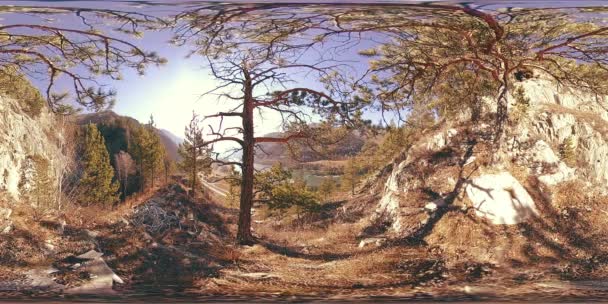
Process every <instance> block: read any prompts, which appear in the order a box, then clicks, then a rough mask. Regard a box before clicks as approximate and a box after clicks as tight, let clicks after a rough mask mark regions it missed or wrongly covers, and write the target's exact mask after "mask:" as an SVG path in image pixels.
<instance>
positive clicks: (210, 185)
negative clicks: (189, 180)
mask: <svg viewBox="0 0 608 304" xmlns="http://www.w3.org/2000/svg"><path fill="white" fill-rule="evenodd" d="M202 183H203V186H205V187H207V189H209V190H211V191H213V192H215V193H217V194H219V195H220V196H223V197H226V196H227V195H228V191H226V190H224V189H222V188H220V187H218V186H217V185H215V184H213V183H209V182H207V181H205V180H203V181H202Z"/></svg>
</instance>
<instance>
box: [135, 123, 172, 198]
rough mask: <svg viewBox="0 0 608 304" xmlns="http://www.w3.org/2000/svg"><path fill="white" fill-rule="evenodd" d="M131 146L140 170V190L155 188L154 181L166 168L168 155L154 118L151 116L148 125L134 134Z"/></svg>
mask: <svg viewBox="0 0 608 304" xmlns="http://www.w3.org/2000/svg"><path fill="white" fill-rule="evenodd" d="M131 144H132V148H133V156H134V157H135V161H136V163H137V166H138V170H139V177H140V189H141V190H142V191H143V190H145V189H146V185H150V186H151V187H154V180H155V179H156V177H157V175H158V173H159V172H160V171H161V168H162V167H164V165H163V159H164V157H165V154H166V153H165V149H164V146H163V145H162V143H161V140H160V136H159V135H158V133H157V132H156V128H155V127H154V118H153V117H152V116H150V121H149V122H148V124H147V125H145V126H144V127H140V128H138V129H136V130H135V131H134V132H133V142H132V143H131Z"/></svg>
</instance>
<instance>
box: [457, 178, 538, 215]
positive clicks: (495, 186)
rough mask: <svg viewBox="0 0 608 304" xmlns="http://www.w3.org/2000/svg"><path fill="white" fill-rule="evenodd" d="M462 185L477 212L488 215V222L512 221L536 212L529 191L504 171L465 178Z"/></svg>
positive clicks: (536, 213)
mask: <svg viewBox="0 0 608 304" xmlns="http://www.w3.org/2000/svg"><path fill="white" fill-rule="evenodd" d="M465 189H466V190H465V191H466V194H467V196H468V197H469V199H470V200H471V202H472V203H473V208H475V213H476V214H477V216H480V217H483V218H487V219H489V220H490V221H491V222H492V224H495V225H503V224H506V225H513V224H518V223H521V222H523V221H525V220H527V219H528V218H530V217H531V216H533V215H538V210H537V209H536V205H535V204H534V201H533V200H532V198H531V197H530V194H528V192H527V191H526V189H524V187H523V186H522V185H521V184H520V183H519V182H518V181H517V180H516V179H515V178H514V177H513V176H512V175H511V174H510V173H508V172H502V173H498V174H485V175H482V176H479V177H477V178H475V179H473V180H471V181H470V182H468V183H467V185H466V188H465Z"/></svg>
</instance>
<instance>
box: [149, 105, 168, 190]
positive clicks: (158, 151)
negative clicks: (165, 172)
mask: <svg viewBox="0 0 608 304" xmlns="http://www.w3.org/2000/svg"><path fill="white" fill-rule="evenodd" d="M146 128H147V129H148V132H149V133H150V145H149V146H148V156H149V158H148V159H147V165H148V167H149V168H150V181H151V182H152V187H154V181H155V179H156V177H157V175H158V172H160V170H161V168H162V167H163V159H164V158H165V154H166V153H165V149H164V147H163V144H162V142H161V141H160V136H159V135H158V133H157V132H156V126H155V124H154V117H153V116H152V115H150V121H149V122H148V125H147V126H146Z"/></svg>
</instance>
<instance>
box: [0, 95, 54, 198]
mask: <svg viewBox="0 0 608 304" xmlns="http://www.w3.org/2000/svg"><path fill="white" fill-rule="evenodd" d="M62 141H63V138H62V134H61V133H60V132H58V130H57V125H56V122H55V118H54V117H53V115H52V114H51V113H49V112H48V111H46V110H43V111H42V113H41V114H40V115H38V116H36V117H30V116H29V115H28V114H27V113H25V112H24V111H23V109H22V108H21V105H20V104H19V103H18V102H17V101H15V100H13V99H10V98H6V97H3V96H0V192H2V191H5V192H7V193H8V194H9V195H10V196H12V197H13V198H14V199H19V197H20V196H21V195H22V194H24V193H23V192H27V191H28V190H29V189H31V184H32V180H31V178H30V177H31V176H34V175H35V174H34V173H35V172H32V170H34V169H33V166H32V164H31V163H30V160H31V158H32V157H34V156H35V157H39V158H42V159H45V160H47V161H48V171H49V172H47V174H48V175H49V176H51V178H52V179H53V180H56V177H57V175H58V173H59V172H60V170H61V169H62V167H63V166H64V165H65V163H66V161H65V160H64V157H63V155H62V153H61V150H60V148H59V145H60V144H61V142H62Z"/></svg>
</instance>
